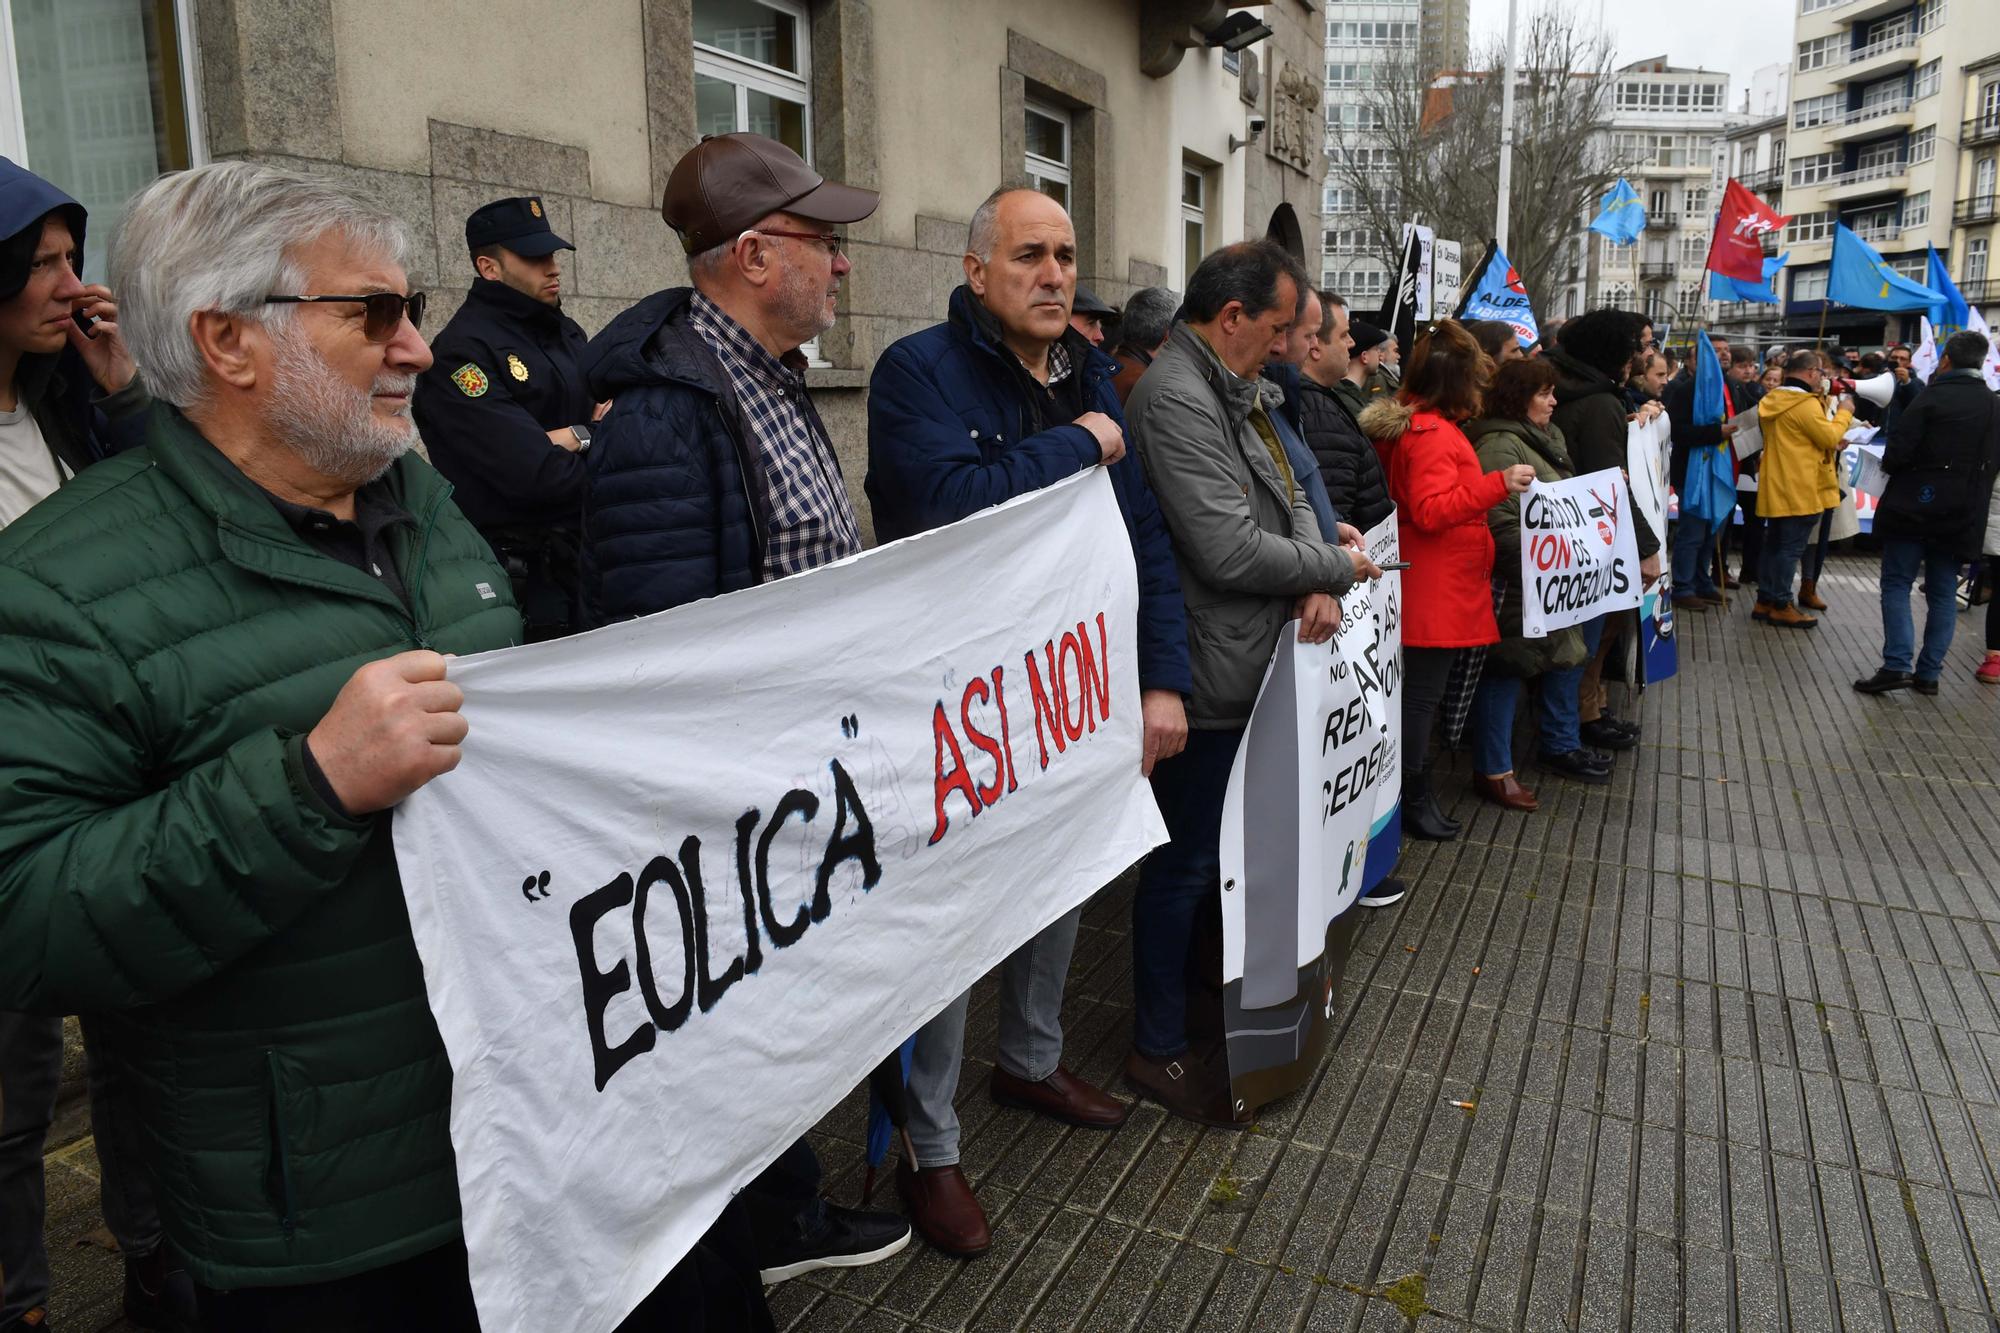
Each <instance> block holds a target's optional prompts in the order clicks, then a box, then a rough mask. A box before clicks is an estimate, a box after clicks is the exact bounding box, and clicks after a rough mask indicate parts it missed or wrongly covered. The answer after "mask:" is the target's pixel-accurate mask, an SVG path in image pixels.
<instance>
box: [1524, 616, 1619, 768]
mask: <svg viewBox="0 0 2000 1333" xmlns="http://www.w3.org/2000/svg"><path fill="white" fill-rule="evenodd" d="M1608 618H1609V617H1607V616H1599V617H1597V618H1596V619H1595V620H1586V621H1584V622H1583V624H1581V625H1579V626H1577V628H1578V629H1580V630H1582V631H1583V664H1582V665H1581V666H1573V667H1565V668H1563V669H1561V670H1559V671H1544V672H1543V673H1542V693H1541V701H1540V702H1539V703H1538V704H1537V705H1536V712H1537V713H1538V714H1539V717H1538V719H1537V720H1538V723H1539V725H1540V729H1541V736H1542V753H1543V754H1568V753H1569V752H1570V751H1572V750H1580V749H1582V748H1583V732H1582V730H1581V728H1582V726H1583V710H1582V708H1581V706H1580V704H1581V689H1582V686H1583V673H1584V672H1585V671H1588V670H1589V669H1590V662H1591V659H1592V658H1594V657H1596V656H1597V646H1598V645H1599V644H1600V643H1602V642H1604V622H1605V621H1606V620H1607V619H1608Z"/></svg>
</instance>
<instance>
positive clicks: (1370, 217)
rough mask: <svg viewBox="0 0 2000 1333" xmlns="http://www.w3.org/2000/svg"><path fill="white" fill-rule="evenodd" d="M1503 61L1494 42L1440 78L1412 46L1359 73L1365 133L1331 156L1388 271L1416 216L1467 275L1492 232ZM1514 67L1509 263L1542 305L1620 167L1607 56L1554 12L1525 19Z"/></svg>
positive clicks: (1347, 137)
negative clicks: (1453, 248) (1448, 245)
mask: <svg viewBox="0 0 2000 1333" xmlns="http://www.w3.org/2000/svg"><path fill="white" fill-rule="evenodd" d="M1505 58H1506V52H1505V48H1504V45H1503V44H1502V43H1500V42H1498V41H1495V42H1492V43H1489V44H1488V46H1487V47H1486V48H1485V49H1483V50H1481V51H1480V52H1478V53H1477V56H1476V58H1475V59H1474V60H1473V62H1472V63H1473V65H1474V68H1473V69H1471V70H1463V71H1452V70H1444V71H1438V70H1431V69H1427V68H1425V67H1424V65H1423V64H1422V61H1421V56H1420V54H1419V52H1418V50H1417V48H1416V47H1415V46H1414V45H1412V46H1410V47H1408V48H1406V49H1403V50H1400V51H1398V52H1397V53H1396V54H1394V55H1393V56H1391V57H1390V58H1388V59H1386V60H1383V61H1380V62H1374V63H1371V64H1370V65H1368V66H1365V67H1363V68H1364V69H1365V70H1366V72H1367V74H1366V76H1367V80H1368V81H1367V84H1366V86H1365V87H1363V89H1362V90H1361V94H1360V97H1359V105H1358V106H1357V107H1356V109H1355V111H1354V112H1353V114H1354V115H1355V117H1356V118H1357V120H1358V122H1359V123H1358V124H1357V125H1355V126H1353V127H1350V126H1348V125H1345V124H1338V125H1336V126H1335V127H1334V129H1333V132H1332V134H1331V135H1330V136H1329V138H1330V140H1331V144H1330V147H1329V149H1328V152H1327V159H1328V162H1329V164H1330V168H1331V172H1332V180H1333V183H1334V184H1335V185H1336V186H1337V187H1340V188H1343V189H1345V190H1348V191H1351V192H1352V193H1353V196H1354V198H1353V204H1354V207H1355V215H1356V216H1357V220H1358V222H1359V225H1360V226H1362V227H1364V228H1366V229H1367V230H1368V232H1369V233H1370V236H1371V240H1372V247H1373V252H1374V253H1375V254H1376V256H1377V257H1379V258H1380V259H1381V260H1382V262H1383V263H1384V264H1385V265H1387V266H1388V267H1389V268H1390V269H1391V270H1393V269H1394V268H1395V267H1396V265H1397V264H1398V263H1399V262H1400V259H1401V254H1402V249H1401V236H1402V224H1403V223H1405V222H1407V221H1409V220H1411V218H1412V217H1415V218H1417V219H1419V220H1421V221H1422V222H1423V223H1425V225H1427V226H1430V227H1433V228H1435V229H1436V231H1437V234H1438V235H1439V236H1440V237H1442V238H1444V239H1447V240H1456V241H1459V242H1460V243H1461V244H1462V245H1463V246H1464V247H1465V254H1466V255H1467V260H1466V262H1467V264H1468V265H1469V264H1470V263H1471V256H1474V255H1477V254H1478V253H1480V252H1481V251H1482V250H1483V249H1484V247H1485V244H1486V240H1487V238H1488V237H1490V236H1491V235H1492V234H1493V219H1494V216H1495V210H1496V209H1497V207H1498V200H1499V176H1500V109H1501V92H1502V88H1501V85H1502V82H1503V79H1502V75H1501V73H1500V71H1501V70H1503V69H1504V68H1505ZM1516 60H1517V70H1516V76H1515V77H1516V83H1515V88H1514V171H1513V186H1512V190H1511V193H1510V199H1509V202H1508V209H1507V214H1508V219H1507V221H1508V253H1507V257H1508V258H1509V259H1510V260H1512V261H1513V264H1514V267H1515V269H1516V270H1517V271H1518V272H1519V273H1520V275H1521V280H1522V282H1523V284H1524V285H1525V286H1526V287H1527V289H1528V293H1529V295H1530V297H1532V298H1533V299H1534V300H1535V302H1536V305H1537V307H1538V308H1539V307H1541V305H1542V303H1543V302H1544V301H1547V300H1549V299H1550V298H1552V297H1553V296H1554V294H1555V292H1556V287H1557V284H1556V278H1557V276H1558V273H1557V270H1558V266H1559V263H1560V261H1561V258H1562V252H1563V247H1564V245H1565V244H1566V243H1568V242H1570V240H1571V238H1573V237H1574V236H1575V234H1576V229H1577V227H1578V225H1579V219H1581V218H1582V217H1583V216H1584V214H1585V210H1586V209H1588V208H1590V207H1591V206H1592V205H1593V204H1594V203H1595V202H1596V200H1597V197H1598V196H1599V195H1601V194H1603V193H1604V191H1605V189H1606V188H1607V187H1608V186H1609V184H1610V183H1611V181H1612V180H1613V179H1615V178H1616V176H1617V175H1618V172H1619V170H1620V169H1621V167H1620V164H1618V163H1616V162H1614V161H1613V160H1612V159H1611V155H1610V152H1609V145H1610V142H1611V139H1610V133H1609V128H1610V109H1611V103H1610V97H1609V91H1610V89H1611V87H1612V83H1613V81H1612V79H1611V77H1610V76H1611V73H1612V57H1611V52H1610V49H1609V47H1608V46H1607V45H1606V44H1605V42H1604V41H1603V40H1602V39H1601V38H1600V37H1598V36H1596V35H1594V34H1586V32H1585V31H1584V29H1583V28H1582V27H1581V25H1580V24H1579V23H1578V21H1577V18H1576V16H1575V14H1573V13H1572V12H1570V11H1569V10H1567V9H1565V8H1561V7H1556V6H1546V7H1541V8H1538V9H1536V10H1535V11H1534V12H1533V13H1532V14H1531V15H1529V17H1528V19H1527V22H1526V24H1525V26H1524V28H1523V30H1522V32H1521V34H1520V44H1519V49H1518V52H1517V56H1516ZM1626 165H1628V166H1629V165H1630V164H1626ZM1329 225H1339V224H1338V223H1330V224H1329Z"/></svg>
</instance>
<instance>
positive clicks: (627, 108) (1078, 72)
mask: <svg viewBox="0 0 2000 1333" xmlns="http://www.w3.org/2000/svg"><path fill="white" fill-rule="evenodd" d="M11 13H12V22H13V25H14V31H13V33H11V34H9V35H10V36H11V37H12V38H13V42H12V46H11V47H10V48H8V50H9V51H10V52H11V62H10V63H9V65H8V67H7V68H4V69H0V83H9V84H11V88H0V94H5V93H7V92H9V91H11V92H12V93H13V94H14V95H13V96H12V97H8V96H4V95H0V152H6V153H8V155H10V156H13V157H15V158H16V159H17V160H24V161H26V162H27V164H28V165H30V166H31V167H33V166H35V165H36V164H37V163H47V164H50V165H49V169H50V171H51V172H52V174H54V175H55V177H56V179H57V181H58V183H59V184H64V185H65V186H67V187H68V188H71V189H72V190H73V191H74V192H76V193H77V194H79V196H80V197H83V198H84V201H85V202H86V204H88V205H89V206H90V207H91V209H92V216H93V228H92V233H93V236H94V237H99V238H106V239H108V237H109V235H110V228H109V224H110V222H111V221H113V220H114V219H115V216H116V214H117V212H118V209H119V208H120V207H121V206H122V202H123V200H124V199H125V198H127V197H129V195H130V194H131V192H132V191H133V190H135V189H137V188H138V187H139V186H141V185H143V184H144V183H145V181H146V180H148V179H150V178H151V176H152V175H153V174H156V173H157V172H158V171H160V170H167V169H172V168H174V167H178V166H184V165H187V164H188V163H190V162H199V161H203V160H207V159H209V158H222V157H245V158H254V159H258V160H263V161H271V162H280V163H285V164H289V165H293V166H297V167H301V168H304V169H306V170H310V171H314V172H320V173H324V174H327V175H332V176H336V177H339V178H340V179H342V180H345V181H347V182H350V183H351V184H352V185H353V186H354V187H355V188H356V189H357V190H361V191H365V192H367V193H369V194H371V195H373V196H375V197H376V198H378V199H380V200H381V201H382V202H383V203H385V204H386V205H387V206H388V207H390V208H391V209H393V210H394V211H395V212H396V213H397V214H399V215H400V216H402V217H403V218H405V219H406V220H407V221H408V222H409V223H410V224H411V226H412V228H413V229H414V231H415V233H416V237H417V257H416V259H415V261H414V264H413V272H412V278H413V280H414V281H415V282H416V283H417V284H418V285H420V286H423V287H425V288H428V289H430V290H432V291H433V292H434V294H435V297H436V300H435V303H434V307H433V308H434V309H436V310H437V311H438V312H439V319H440V322H441V320H442V318H443V317H448V316H449V314H450V313H451V311H452V310H453V309H455V308H456V305H457V303H458V300H459V299H460V295H461V294H462V292H463V291H464V289H465V288H466V286H467V285H468V284H469V283H470V281H471V278H472V269H471V264H470V260H469V258H468V257H467V255H466V253H465V249H464V246H463V244H462V241H461V236H462V231H461V228H462V225H463V220H464V218H465V215H466V214H467V213H469V212H470V211H471V210H472V209H473V208H475V207H477V206H478V205H479V204H480V203H483V202H485V201H486V200H488V199H492V198H496V197H499V196H502V195H507V194H522V193H533V194H538V195H540V196H541V197H542V199H543V202H544V205H545V206H546V207H547V209H548V213H549V218H550V221H551V223H552V225H553V226H554V227H555V228H556V230H557V231H558V232H559V233H561V234H562V235H564V236H566V237H568V238H569V239H570V240H572V241H574V242H575V244H576V246H577V251H576V254H575V255H574V256H572V257H569V258H568V260H567V276H566V281H565V288H566V293H567V294H566V296H565V306H566V308H567V309H569V310H570V311H571V313H573V314H574V315H575V316H576V318H577V319H578V320H579V321H580V322H581V323H582V324H583V325H584V326H585V327H586V328H587V329H591V330H595V329H597V328H599V327H601V326H602V325H603V324H604V323H605V322H606V321H608V320H609V319H610V318H611V317H612V316H613V315H615V314H616V313H617V312H618V311H620V310H621V309H623V308H625V307H626V306H627V305H629V304H630V303H632V302H633V301H634V300H636V299H638V298H639V297H641V296H644V295H646V294H647V293H649V292H652V291H654V290H657V289H658V288H660V287H663V286H668V285H673V284H676V283H680V282H684V281H685V280H686V265H685V262H684V259H683V257H682V255H681V253H680V250H679V246H678V244H677V243H676V241H675V239H674V238H673V236H672V234H671V233H670V232H669V231H668V229H667V228H666V226H665V225H664V224H663V223H662V222H661V220H660V216H659V212H658V208H659V200H660V196H661V193H662V190H663V189H664V187H665V184H666V179H667V174H668V172H669V171H670V170H671V169H672V167H673V164H674V163H675V162H676V161H677V160H678V159H679V157H680V156H681V155H682V154H683V153H684V152H686V150H687V149H688V148H689V147H690V146H692V145H693V144H694V142H695V141H696V139H697V137H698V135H699V134H700V133H703V132H716V131H723V130H729V129H756V130H758V131H759V132H763V133H768V134H771V135H772V136H773V137H777V138H782V139H787V140H789V141H793V142H794V143H795V146H798V147H800V148H802V149H803V151H804V152H805V153H806V155H807V156H808V157H809V158H810V159H811V160H812V161H813V163H814V164H815V165H816V166H817V167H818V168H819V169H820V170H821V171H822V172H823V173H825V174H826V175H828V176H829V177H832V178H835V179H841V180H845V181H848V182H850V183H852V184H856V185H863V186H868V187H870V188H873V189H877V190H879V191H881V194H882V205H881V208H880V209H879V210H878V211H877V213H876V214H875V216H874V217H872V218H870V219H868V220H867V221H866V222H863V223H859V224H856V225H855V226H853V227H851V228H848V229H847V230H848V233H849V237H850V253H851V255H852V258H853V261H854V272H853V275H852V276H851V277H850V278H849V279H848V282H847V285H846V288H845V291H844V292H843V295H842V298H841V302H840V319H839V322H838V323H837V324H836V325H835V326H834V328H833V329H831V330H830V331H829V332H828V333H827V334H826V335H825V336H824V337H822V338H821V339H820V340H819V344H818V359H819V360H820V361H821V362H823V363H824V365H823V368H820V369H817V370H816V371H815V372H814V374H813V377H812V378H813V381H814V384H815V386H816V387H815V392H816V396H817V397H818V400H819V401H820V403H821V405H822V408H823V411H824V414H825V416H826V418H827V421H828V425H829V428H830V429H831V430H832V431H833V433H834V434H835V436H836V438H837V443H838V444H839V446H840V450H841V454H842V458H843V462H844V464H845V465H846V467H847V471H848V476H849V479H850V481H851V482H853V483H855V484H854V486H853V487H852V489H853V490H854V491H855V493H856V498H857V500H859V498H860V494H859V492H860V487H859V484H858V483H859V480H860V476H861V474H862V471H863V468H864V465H865V459H864V456H863V450H864V441H863V429H862V427H863V421H864V415H863V414H864V411H865V407H864V404H865V391H866V384H867V377H868V373H869V371H870V368H871V367H872V366H873V364H874V361H875V358H876V357H877V355H879V354H880V352H881V350H882V349H883V348H884V347H885V346H887V345H888V344H889V343H890V342H891V341H893V340H894V339H896V338H898V337H900V336H902V335H903V334H906V333H909V332H913V331H915V330H917V329H920V328H923V327H924V326H926V325H928V324H931V323H934V322H936V320H937V319H939V318H941V317H942V314H943V311H944V308H945V301H946V298H947V296H948V295H949V293H950V291H951V289H952V288H953V287H954V286H955V285H956V284H957V283H958V282H959V281H960V278H961V274H960V263H959V257H960V255H961V253H962V251H963V248H964V239H965V226H966V222H967V220H968V219H969V218H970V216H971V214H972V210H973V209H974V208H975V207H976V206H977V204H978V203H979V201H980V200H981V199H982V198H983V197H984V196H985V195H986V193H987V192H988V191H989V190H991V189H992V188H993V187H994V186H995V185H997V184H999V183H1001V182H1002V181H1014V182H1029V183H1034V184H1036V185H1038V186H1040V187H1041V188H1044V189H1047V190H1049V191H1050V192H1051V193H1055V194H1058V195H1060V196H1061V197H1062V198H1063V199H1064V200H1065V202H1066V203H1067V205H1068V207H1069V209H1070V212H1071V214H1072V216H1073V217H1074V219H1075V221H1076V226H1077V234H1078V240H1079V249H1080V251H1081V263H1080V268H1081V271H1082V274H1083V280H1084V281H1086V282H1088V283H1089V284H1090V285H1091V286H1092V287H1093V288H1095V289H1096V290H1097V291H1098V293H1099V294H1100V295H1102V296H1105V297H1107V298H1109V299H1111V300H1113V301H1116V300H1118V299H1120V298H1122V297H1123V296H1124V295H1126V294H1127V293H1129V292H1130V291H1132V290H1134V289H1135V288H1137V287H1140V286H1146V285H1150V284H1156V283H1164V284H1166V285H1169V286H1175V287H1178V285H1179V284H1180V283H1181V282H1182V281H1183V280H1184V278H1185V276H1186V273H1187V271H1188V266H1189V264H1190V262H1191V261H1195V260H1198V259H1199V257H1200V255H1201V254H1203V253H1205V252H1206V251H1207V250H1210V249H1213V248H1214V247H1215V246H1217V245H1220V244H1222V243H1224V242H1227V241H1231V240H1236V239H1240V238H1241V237H1243V236H1245V235H1262V234H1265V233H1267V232H1270V233H1272V234H1276V235H1279V236H1280V237H1282V238H1284V239H1286V240H1287V241H1288V242H1289V243H1291V244H1292V245H1293V246H1294V248H1297V249H1300V250H1301V251H1303V248H1304V238H1305V237H1311V236H1317V235H1318V233H1319V231H1320V223H1319V203H1320V179H1321V177H1322V175H1323V174H1324V173H1323V170H1322V159H1321V154H1320V137H1319V128H1318V96H1317V90H1318V86H1319V83H1320V67H1321V62H1322V52H1321V42H1322V36H1323V26H1322V25H1323V22H1324V20H1323V18H1322V16H1321V13H1320V11H1319V5H1318V3H1317V0H1274V2H1273V3H1269V4H1263V5H1231V4H1226V3H1223V2H1222V0H1085V2H1083V3H1079V2H1078V0H1010V3H1007V4H1004V5H1001V4H992V3H988V2H987V0H570V2H569V3H566V4H563V5H556V6H550V5H546V4H541V3H535V2H534V0H425V2H424V3H422V4H417V5H411V4H407V3H392V2H391V0H148V2H146V3H139V2H137V0H13V3H12V5H11ZM1246 17H1247V18H1248V19H1252V20H1258V21H1261V22H1262V23H1263V24H1265V25H1266V26H1268V27H1269V28H1270V29H1271V35H1269V36H1267V37H1263V38H1261V39H1260V40H1256V41H1255V43H1254V44H1253V45H1250V46H1249V47H1248V48H1247V49H1244V50H1241V51H1240V52H1235V53H1232V52H1228V51H1225V50H1223V49H1222V48H1221V47H1220V46H1219V45H1215V44H1213V43H1215V42H1216V41H1217V34H1218V33H1222V32H1224V31H1225V30H1224V26H1223V25H1224V24H1225V23H1227V22H1229V21H1230V20H1232V19H1234V20H1236V22H1237V26H1238V27H1239V28H1241V27H1246V26H1249V25H1248V24H1247V23H1246V22H1244V19H1245V18H1246ZM51 75H53V76H54V77H51ZM86 76H87V77H86ZM65 170H67V171H70V172H72V173H73V176H74V177H75V179H72V180H64V179H63V175H62V173H63V172H64V171H65ZM85 178H87V179H85Z"/></svg>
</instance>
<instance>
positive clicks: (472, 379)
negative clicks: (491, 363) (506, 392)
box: [451, 361, 488, 398]
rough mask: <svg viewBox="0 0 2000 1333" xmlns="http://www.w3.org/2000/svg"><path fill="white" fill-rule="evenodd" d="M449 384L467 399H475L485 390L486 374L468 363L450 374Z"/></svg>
mask: <svg viewBox="0 0 2000 1333" xmlns="http://www.w3.org/2000/svg"><path fill="white" fill-rule="evenodd" d="M451 382H452V383H453V384H456V385H457V386H458V391H459V392H460V393H462V394H464V395H465V396H466V397H467V398H477V397H479V396H480V395H481V394H483V393H485V392H486V390H487V387H488V385H487V379H486V372H485V371H483V370H481V369H480V368H479V367H478V366H475V365H473V364H472V363H471V362H470V361H468V362H466V363H465V364H464V365H462V366H460V367H459V368H458V369H457V370H454V371H452V372H451Z"/></svg>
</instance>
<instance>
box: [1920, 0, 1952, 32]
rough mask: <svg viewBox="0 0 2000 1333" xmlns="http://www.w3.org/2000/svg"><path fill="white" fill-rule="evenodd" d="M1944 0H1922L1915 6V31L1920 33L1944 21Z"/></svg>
mask: <svg viewBox="0 0 2000 1333" xmlns="http://www.w3.org/2000/svg"><path fill="white" fill-rule="evenodd" d="M1944 16H1945V0H1923V3H1922V4H1920V5H1918V6H1917V33H1918V34H1919V35H1922V34H1924V33H1927V32H1930V31H1932V30H1934V29H1936V28H1937V27H1938V26H1939V25H1940V24H1942V23H1943V22H1944Z"/></svg>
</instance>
